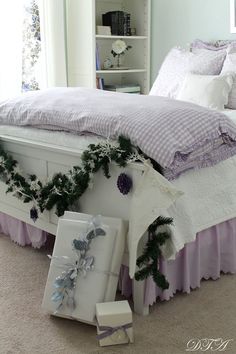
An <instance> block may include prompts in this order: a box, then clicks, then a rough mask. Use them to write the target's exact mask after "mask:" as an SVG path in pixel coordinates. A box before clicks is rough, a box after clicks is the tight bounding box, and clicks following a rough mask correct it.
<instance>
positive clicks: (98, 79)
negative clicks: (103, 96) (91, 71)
mask: <svg viewBox="0 0 236 354" xmlns="http://www.w3.org/2000/svg"><path fill="white" fill-rule="evenodd" d="M96 88H97V89H99V90H104V89H105V85H104V79H103V78H102V77H98V76H97V77H96Z"/></svg>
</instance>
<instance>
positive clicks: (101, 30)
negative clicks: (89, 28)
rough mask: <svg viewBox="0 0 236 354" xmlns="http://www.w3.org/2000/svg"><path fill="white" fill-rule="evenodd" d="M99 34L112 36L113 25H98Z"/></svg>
mask: <svg viewBox="0 0 236 354" xmlns="http://www.w3.org/2000/svg"><path fill="white" fill-rule="evenodd" d="M97 35H100V36H111V27H110V26H97Z"/></svg>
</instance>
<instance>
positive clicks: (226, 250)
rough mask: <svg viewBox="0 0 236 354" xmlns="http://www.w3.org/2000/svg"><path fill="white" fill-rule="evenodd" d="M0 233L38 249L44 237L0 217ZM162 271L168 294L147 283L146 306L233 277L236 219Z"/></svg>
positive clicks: (128, 283) (127, 288)
mask: <svg viewBox="0 0 236 354" xmlns="http://www.w3.org/2000/svg"><path fill="white" fill-rule="evenodd" d="M0 233H3V234H5V235H9V236H10V237H11V239H12V240H13V241H14V242H16V243H18V244H19V245H21V246H25V245H32V246H33V247H36V248H39V247H41V246H42V245H43V244H44V243H45V242H46V239H47V234H46V233H45V232H43V231H41V230H39V229H37V228H36V227H34V226H31V225H27V224H25V223H23V222H21V221H19V220H16V219H14V218H12V217H9V216H7V215H6V214H3V213H0ZM160 266H161V271H162V273H164V274H165V275H166V277H167V279H168V281H169V283H170V287H169V289H168V290H165V291H163V292H162V291H161V290H160V289H158V288H157V287H156V285H155V283H154V282H153V281H152V279H151V278H149V279H147V280H146V286H145V304H146V305H152V304H153V303H154V302H155V301H156V299H157V298H158V297H159V298H160V299H161V300H169V299H170V298H171V297H173V296H174V294H175V293H176V292H177V291H184V292H187V293H189V292H190V290H191V289H194V288H197V287H200V281H201V279H203V278H204V279H209V278H212V279H217V278H219V277H220V273H221V272H224V273H236V218H234V219H231V220H229V221H226V222H223V223H221V224H218V225H216V226H213V227H211V228H209V229H207V230H204V231H202V232H200V233H198V234H197V237H196V240H195V241H194V242H191V243H189V244H187V245H185V247H184V248H183V249H182V250H181V251H180V252H179V253H178V254H177V256H176V259H175V260H173V261H165V260H162V261H161V265H160ZM128 273H129V269H128V268H127V267H125V266H122V268H121V276H120V281H119V286H120V289H121V291H122V293H123V295H125V296H126V297H130V296H131V295H132V280H131V279H130V278H129V274H128Z"/></svg>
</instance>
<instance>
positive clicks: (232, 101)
mask: <svg viewBox="0 0 236 354" xmlns="http://www.w3.org/2000/svg"><path fill="white" fill-rule="evenodd" d="M227 72H233V73H234V74H236V44H231V45H230V46H229V48H228V51H227V56H226V59H225V61H224V65H223V68H222V71H221V73H222V74H225V73H227ZM227 108H231V109H236V75H235V77H234V82H233V86H232V90H231V92H230V94H229V102H228V104H227Z"/></svg>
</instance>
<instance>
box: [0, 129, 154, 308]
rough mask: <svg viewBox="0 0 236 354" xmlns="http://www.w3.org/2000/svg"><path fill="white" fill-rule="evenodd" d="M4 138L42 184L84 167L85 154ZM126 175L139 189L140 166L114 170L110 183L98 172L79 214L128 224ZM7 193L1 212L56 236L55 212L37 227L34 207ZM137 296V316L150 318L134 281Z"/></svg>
mask: <svg viewBox="0 0 236 354" xmlns="http://www.w3.org/2000/svg"><path fill="white" fill-rule="evenodd" d="M0 138H1V141H2V142H3V143H4V148H5V149H6V150H7V151H8V152H9V153H10V154H12V155H13V157H14V158H15V159H16V160H17V161H18V162H19V164H20V167H21V168H22V170H23V171H24V172H26V173H29V174H36V175H37V176H38V177H39V178H40V179H41V180H46V179H47V178H48V177H51V176H52V175H53V174H54V173H56V172H63V173H64V172H67V171H68V170H69V169H70V168H71V167H72V166H75V165H79V163H80V156H81V153H82V152H81V151H80V150H76V149H70V148H65V147H60V146H57V145H51V144H46V143H43V144H41V143H38V142H37V143H36V142H32V141H30V140H27V139H20V138H13V137H5V136H4V137H1V136H0ZM124 171H125V172H127V173H128V174H129V175H130V176H131V177H132V179H133V184H134V185H136V183H138V180H139V178H140V177H141V175H142V173H143V171H144V170H143V167H142V166H141V165H138V164H133V165H132V167H127V168H125V169H120V168H119V167H117V166H114V165H113V166H111V178H110V179H106V178H105V177H104V176H103V174H102V172H98V173H97V175H96V177H95V181H94V189H93V190H88V191H86V193H85V195H84V196H83V197H82V198H81V201H80V203H79V207H80V209H79V211H80V212H83V213H88V214H93V215H96V214H101V215H104V216H110V217H119V218H122V219H124V220H127V219H128V215H129V207H130V202H131V198H132V193H130V194H129V195H127V196H123V195H122V194H121V193H120V192H119V190H118V188H117V186H116V181H117V177H118V176H119V174H120V173H121V172H124ZM5 192H6V185H5V184H4V183H2V182H0V195H1V200H0V211H1V212H3V213H6V214H8V215H10V216H12V217H15V218H17V219H19V220H21V221H24V222H26V223H28V224H31V225H34V226H36V227H38V228H40V229H42V230H44V231H47V232H49V233H52V234H54V235H55V234H56V229H57V222H58V218H57V216H56V215H55V213H54V212H53V211H50V212H48V211H46V212H44V213H43V214H42V215H40V217H39V219H38V220H37V222H36V223H35V224H34V222H33V221H32V220H31V219H30V218H29V210H30V208H31V205H30V204H24V203H22V202H21V201H20V200H18V199H17V198H15V197H14V196H12V195H10V194H6V193H5ZM127 265H128V263H127ZM133 292H134V294H133V298H134V309H135V312H137V313H138V314H142V315H144V314H145V315H146V314H148V306H144V282H136V281H134V285H133Z"/></svg>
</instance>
